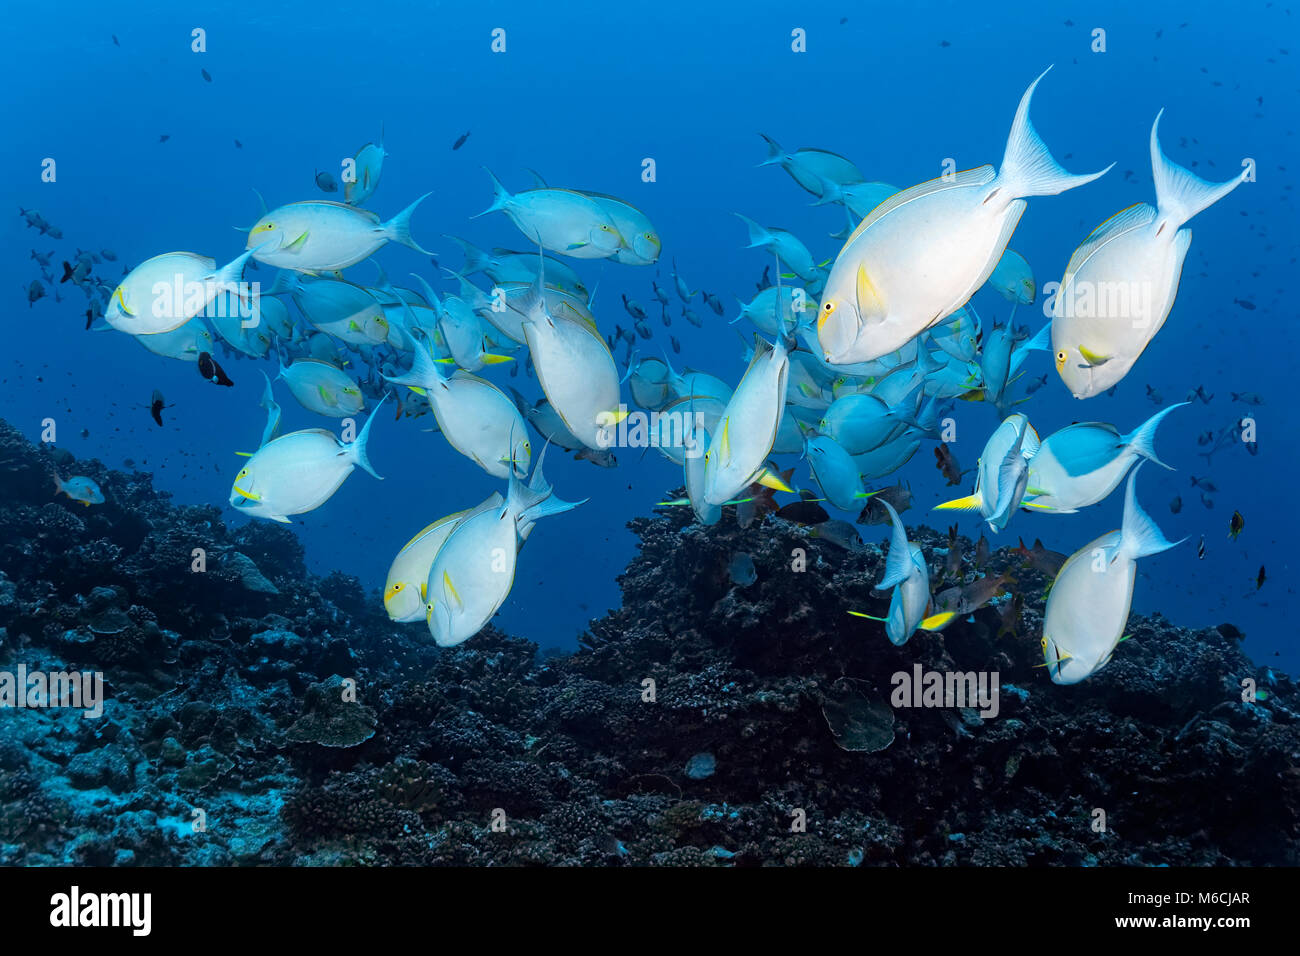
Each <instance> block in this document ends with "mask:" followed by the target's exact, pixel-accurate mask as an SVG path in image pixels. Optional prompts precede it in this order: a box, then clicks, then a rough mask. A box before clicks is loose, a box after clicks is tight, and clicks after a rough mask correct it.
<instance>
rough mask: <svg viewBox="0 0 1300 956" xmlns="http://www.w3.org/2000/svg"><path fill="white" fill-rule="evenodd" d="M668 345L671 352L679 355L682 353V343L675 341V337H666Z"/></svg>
mask: <svg viewBox="0 0 1300 956" xmlns="http://www.w3.org/2000/svg"><path fill="white" fill-rule="evenodd" d="M668 343H669V344H670V345H671V346H672V347H673V352H674V353H675V354H677V355H680V354H681V352H682V343H681V342H678V341H677V336H675V335H670V336H668Z"/></svg>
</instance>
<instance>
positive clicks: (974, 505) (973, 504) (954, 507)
mask: <svg viewBox="0 0 1300 956" xmlns="http://www.w3.org/2000/svg"><path fill="white" fill-rule="evenodd" d="M979 508H980V496H979V495H967V496H966V497H965V498H954V499H953V500H952V501H945V502H944V503H943V504H941V505H935V506H934V508H933V509H932V510H934V511H979Z"/></svg>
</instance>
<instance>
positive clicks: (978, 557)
mask: <svg viewBox="0 0 1300 956" xmlns="http://www.w3.org/2000/svg"><path fill="white" fill-rule="evenodd" d="M989 553H990V552H989V539H988V538H986V537H984V533H983V532H980V539H979V541H977V542H975V570H977V571H978V570H980V569H982V568H983V567H984V565H986V564H988V563H989Z"/></svg>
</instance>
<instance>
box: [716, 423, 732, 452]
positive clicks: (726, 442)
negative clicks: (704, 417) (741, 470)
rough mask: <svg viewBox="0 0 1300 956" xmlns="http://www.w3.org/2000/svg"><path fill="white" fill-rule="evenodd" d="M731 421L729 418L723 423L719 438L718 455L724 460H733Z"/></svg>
mask: <svg viewBox="0 0 1300 956" xmlns="http://www.w3.org/2000/svg"><path fill="white" fill-rule="evenodd" d="M730 432H731V419H730V418H728V419H726V420H724V421H723V423H722V434H721V435H719V436H718V453H719V454H720V455H722V457H723V459H724V460H728V459H730V458H731V437H730Z"/></svg>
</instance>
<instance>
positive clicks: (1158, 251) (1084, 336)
mask: <svg viewBox="0 0 1300 956" xmlns="http://www.w3.org/2000/svg"><path fill="white" fill-rule="evenodd" d="M1163 114H1164V110H1161V111H1160V112H1159V113H1157V114H1156V119H1155V122H1154V123H1152V124H1151V143H1150V146H1151V175H1152V178H1153V179H1154V180H1155V187H1156V207H1155V208H1154V209H1153V208H1152V207H1151V206H1150V204H1148V203H1138V204H1137V205H1135V206H1129V207H1128V208H1127V209H1125V210H1123V211H1122V212H1118V213H1116V214H1115V215H1114V216H1111V218H1109V219H1107V220H1106V221H1105V222H1103V223H1102V224H1101V225H1100V226H1098V227H1097V228H1096V229H1094V230H1093V232H1092V235H1090V236H1089V237H1088V238H1087V239H1086V240H1085V241H1084V243H1083V244H1082V245H1081V246H1079V248H1078V249H1076V250H1075V251H1074V255H1073V256H1071V257H1070V262H1069V264H1068V265H1067V266H1066V267H1065V278H1063V279H1062V280H1061V287H1060V289H1059V290H1058V292H1057V293H1056V296H1055V298H1054V299H1053V302H1052V350H1053V352H1054V355H1055V358H1056V371H1057V373H1058V374H1059V375H1060V376H1061V380H1062V381H1063V382H1065V384H1066V387H1067V388H1069V389H1070V393H1071V394H1072V395H1074V397H1075V398H1090V397H1092V396H1093V395H1097V394H1099V393H1101V392H1104V391H1106V390H1107V389H1109V388H1110V387H1111V386H1113V385H1115V384H1116V383H1117V382H1119V381H1120V380H1121V379H1123V378H1124V376H1125V375H1127V374H1128V371H1129V369H1131V368H1132V367H1133V363H1135V362H1136V361H1137V360H1138V357H1139V356H1140V355H1141V354H1142V352H1143V350H1144V349H1145V348H1146V347H1147V345H1149V344H1150V343H1151V340H1152V339H1153V338H1155V335H1156V333H1157V332H1159V331H1160V328H1161V326H1163V325H1164V324H1165V319H1167V318H1168V317H1169V311H1170V310H1171V309H1172V308H1173V305H1174V298H1175V296H1177V295H1178V283H1179V280H1180V278H1181V276H1182V272H1183V260H1184V259H1185V258H1186V257H1187V250H1188V249H1189V248H1190V247H1191V244H1192V231H1191V230H1190V229H1188V228H1186V227H1185V223H1186V222H1187V221H1188V220H1189V219H1191V218H1192V217H1193V216H1195V215H1196V214H1197V213H1199V212H1202V211H1203V210H1205V209H1207V208H1209V207H1210V206H1212V205H1214V204H1215V203H1216V202H1218V201H1219V200H1220V199H1222V198H1223V197H1224V196H1226V195H1228V193H1230V192H1232V191H1233V190H1234V189H1236V188H1237V187H1238V186H1239V185H1241V183H1242V182H1244V181H1245V179H1246V176H1247V175H1249V173H1250V167H1249V166H1247V167H1246V168H1244V169H1243V170H1242V171H1241V173H1240V174H1239V175H1238V176H1236V177H1234V178H1233V179H1230V180H1228V181H1227V182H1225V183H1209V182H1206V181H1205V180H1203V179H1201V178H1200V177H1199V176H1197V175H1196V174H1195V173H1193V172H1192V171H1191V170H1188V169H1184V168H1183V167H1182V166H1179V165H1177V164H1176V163H1174V162H1172V161H1171V160H1170V159H1169V157H1168V156H1166V155H1165V154H1164V151H1163V150H1162V149H1161V148H1160V139H1159V136H1158V135H1157V134H1158V130H1159V127H1160V117H1161V116H1162V115H1163Z"/></svg>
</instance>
